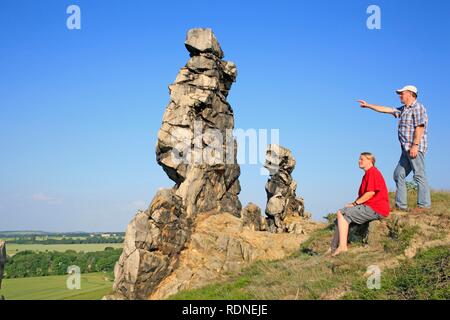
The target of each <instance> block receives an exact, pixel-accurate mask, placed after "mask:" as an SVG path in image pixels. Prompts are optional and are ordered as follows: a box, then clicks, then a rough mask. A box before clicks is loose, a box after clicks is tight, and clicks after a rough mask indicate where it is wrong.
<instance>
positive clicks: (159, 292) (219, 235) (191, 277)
mask: <svg viewBox="0 0 450 320" xmlns="http://www.w3.org/2000/svg"><path fill="white" fill-rule="evenodd" d="M302 226H303V229H304V230H305V231H306V232H305V234H290V233H280V234H275V233H270V232H261V231H260V232H258V231H253V230H251V229H250V228H247V227H246V226H244V224H243V221H242V220H241V219H239V218H237V217H235V216H233V215H231V214H228V213H220V214H215V213H212V214H202V215H199V216H198V217H197V219H196V221H195V229H194V232H193V234H192V238H191V241H190V244H189V247H188V248H186V249H185V250H183V252H182V253H181V255H180V258H179V266H178V268H177V269H176V270H175V271H174V272H173V273H171V274H170V275H169V276H168V277H167V278H165V279H164V280H163V281H162V282H161V283H160V284H159V285H158V287H157V288H156V289H155V291H154V292H153V293H152V294H151V295H150V298H151V299H164V298H167V297H169V296H171V295H173V294H175V293H177V292H179V291H181V290H189V289H194V288H198V287H202V286H204V285H206V284H209V283H211V282H217V281H222V280H225V279H227V273H228V274H230V273H235V272H238V271H239V270H241V269H242V268H244V267H246V266H248V265H250V264H251V263H252V262H255V261H257V260H275V259H281V258H283V257H286V256H287V255H289V254H292V253H293V252H295V251H297V250H299V246H300V243H301V242H303V241H304V240H305V239H306V238H307V235H308V234H310V233H312V232H313V231H315V230H317V229H319V228H321V227H322V225H321V224H320V223H315V222H312V221H307V220H304V219H303V221H302Z"/></svg>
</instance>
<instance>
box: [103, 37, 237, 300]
mask: <svg viewBox="0 0 450 320" xmlns="http://www.w3.org/2000/svg"><path fill="white" fill-rule="evenodd" d="M185 45H186V48H187V49H188V51H189V52H190V59H189V60H188V62H187V64H186V65H185V67H183V68H181V70H180V72H179V73H178V75H177V77H176V79H175V82H174V83H173V84H172V85H170V86H169V92H170V102H169V104H168V106H167V108H166V111H165V113H164V116H163V120H162V125H161V128H160V130H159V132H158V141H157V145H156V159H157V162H158V164H159V165H161V166H162V167H163V169H164V171H165V172H166V173H167V175H168V176H169V178H170V179H172V180H173V181H174V182H175V186H174V187H173V188H172V189H171V190H161V191H159V192H158V193H157V195H156V196H155V198H154V199H153V201H152V203H151V205H150V207H149V208H148V209H147V210H146V211H144V212H142V211H140V212H138V213H137V214H136V216H135V217H134V219H133V220H132V221H131V222H130V224H129V225H128V228H127V232H126V235H125V246H124V251H123V253H122V255H121V257H120V259H119V262H118V263H117V265H116V267H115V271H114V274H115V281H114V286H113V291H114V293H113V294H112V295H110V296H107V297H105V299H147V298H148V297H149V295H150V294H151V293H152V292H154V290H155V288H156V287H157V286H158V285H159V283H160V282H161V281H162V280H163V279H164V278H166V277H167V276H168V275H170V274H171V273H172V272H173V270H174V269H176V268H177V265H178V257H179V254H180V252H181V251H182V250H183V249H184V248H185V246H186V245H187V244H188V241H189V238H190V235H191V233H192V222H193V221H194V220H195V217H196V215H197V214H198V213H199V212H212V211H214V212H218V213H220V212H230V213H232V214H234V215H235V216H238V217H239V216H240V213H241V209H242V206H241V203H240V201H239V198H238V195H239V192H240V190H241V189H240V184H239V180H238V178H239V175H240V167H239V164H238V163H237V160H236V156H237V155H236V153H237V144H236V140H235V139H234V137H233V134H232V130H233V128H234V114H233V109H232V108H231V106H230V104H229V103H228V102H227V96H228V91H229V90H230V88H231V85H232V83H233V82H234V81H235V79H236V76H237V70H236V66H235V64H234V63H232V62H229V61H223V60H221V59H222V58H223V51H222V49H221V48H220V45H219V43H218V41H217V39H216V37H215V35H214V33H213V32H212V30H211V29H192V30H189V32H188V33H187V37H186V42H185Z"/></svg>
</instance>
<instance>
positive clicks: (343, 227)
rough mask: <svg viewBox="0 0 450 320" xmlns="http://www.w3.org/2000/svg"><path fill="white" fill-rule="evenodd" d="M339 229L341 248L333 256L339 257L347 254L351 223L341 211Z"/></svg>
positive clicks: (339, 213)
mask: <svg viewBox="0 0 450 320" xmlns="http://www.w3.org/2000/svg"><path fill="white" fill-rule="evenodd" d="M337 219H338V228H339V246H338V248H337V249H336V251H335V252H334V253H333V256H337V255H338V254H339V253H342V252H345V251H347V250H348V248H347V237H348V225H349V223H348V222H347V220H345V218H344V215H343V214H342V213H341V211H338V213H337Z"/></svg>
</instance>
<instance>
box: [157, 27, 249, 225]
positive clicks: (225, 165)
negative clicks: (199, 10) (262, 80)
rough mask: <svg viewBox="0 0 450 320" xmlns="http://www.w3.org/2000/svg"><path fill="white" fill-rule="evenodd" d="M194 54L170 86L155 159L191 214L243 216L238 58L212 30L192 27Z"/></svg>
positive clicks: (191, 49)
mask: <svg viewBox="0 0 450 320" xmlns="http://www.w3.org/2000/svg"><path fill="white" fill-rule="evenodd" d="M185 45H186V48H187V49H188V50H189V52H190V54H191V58H190V59H189V61H188V62H187V64H186V66H185V67H183V68H182V69H181V70H180V72H179V73H178V75H177V77H176V79H175V82H174V83H173V84H172V85H171V86H169V91H170V102H169V105H168V106H167V109H166V111H165V113H164V116H163V121H162V126H161V129H160V131H159V133H158V142H157V146H156V157H157V161H158V164H160V165H161V166H162V167H163V169H164V171H165V172H166V173H167V175H168V176H169V178H170V179H172V180H173V181H174V182H175V183H176V186H175V188H176V193H177V195H179V196H180V197H181V198H182V200H183V204H184V205H185V207H186V212H187V214H188V215H195V213H196V212H204V211H211V210H215V211H217V212H220V211H227V212H231V213H233V214H234V215H236V216H239V215H240V212H241V208H242V207H241V203H240V201H239V198H238V194H239V193H240V190H241V187H240V184H239V180H238V178H239V175H240V167H239V164H237V161H236V156H237V154H236V153H237V144H236V141H235V139H234V137H233V134H232V130H233V128H234V114H233V109H232V108H231V106H230V104H229V103H228V102H227V95H228V91H229V90H230V88H231V85H232V83H233V82H234V81H235V80H236V76H237V69H236V66H235V64H234V63H233V62H229V61H224V60H221V58H222V57H223V52H222V49H221V48H220V45H219V43H218V41H217V39H216V37H215V35H214V33H213V32H212V30H211V29H192V30H189V32H188V34H187V38H186V42H185Z"/></svg>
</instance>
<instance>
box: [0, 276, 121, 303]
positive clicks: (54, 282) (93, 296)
mask: <svg viewBox="0 0 450 320" xmlns="http://www.w3.org/2000/svg"><path fill="white" fill-rule="evenodd" d="M67 277H68V276H67V275H62V276H47V277H34V278H19V279H4V280H3V282H2V289H1V290H0V295H3V296H5V299H7V300H99V299H101V298H102V297H103V296H104V295H105V294H107V293H109V292H110V291H111V290H112V284H113V280H112V279H113V278H112V275H111V274H107V273H101V272H98V273H86V274H82V275H81V289H79V290H69V289H67V287H66V281H67Z"/></svg>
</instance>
